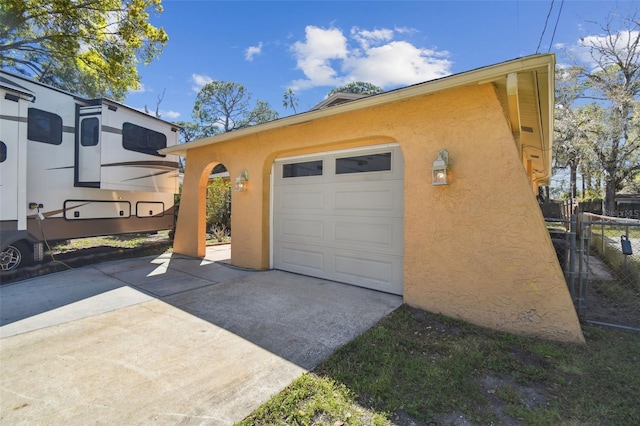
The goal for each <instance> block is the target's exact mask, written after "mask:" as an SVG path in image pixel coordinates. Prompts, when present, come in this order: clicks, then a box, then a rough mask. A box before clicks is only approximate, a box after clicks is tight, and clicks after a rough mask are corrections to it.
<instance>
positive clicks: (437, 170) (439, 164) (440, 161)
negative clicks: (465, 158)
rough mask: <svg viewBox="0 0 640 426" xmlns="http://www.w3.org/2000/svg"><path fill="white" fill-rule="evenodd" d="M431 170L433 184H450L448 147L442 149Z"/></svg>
mask: <svg viewBox="0 0 640 426" xmlns="http://www.w3.org/2000/svg"><path fill="white" fill-rule="evenodd" d="M431 171H432V184H433V185H449V174H448V171H449V152H448V151H447V150H446V149H442V150H440V152H439V153H438V158H437V159H436V161H434V162H433V166H432V167H431Z"/></svg>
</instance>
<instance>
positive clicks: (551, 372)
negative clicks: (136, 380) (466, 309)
mask: <svg viewBox="0 0 640 426" xmlns="http://www.w3.org/2000/svg"><path fill="white" fill-rule="evenodd" d="M585 334H586V336H587V340H588V341H587V344H586V345H575V344H563V343H557V342H549V341H544V340H539V339H532V338H524V337H517V336H513V335H510V334H506V333H499V332H495V331H491V330H487V329H483V328H480V327H476V326H473V325H470V324H468V323H465V322H462V321H457V320H452V319H450V318H446V317H442V316H439V315H433V314H429V313H425V312H424V311H420V310H416V309H412V308H409V307H407V306H402V307H401V308H399V309H398V310H396V311H395V312H394V313H392V314H391V315H389V316H388V317H386V318H385V319H384V320H382V321H381V322H380V323H379V324H377V325H376V326H375V327H373V328H372V329H370V330H369V331H367V332H366V333H364V334H363V335H361V336H359V337H357V338H356V339H355V340H353V341H352V342H350V343H348V344H347V345H345V346H343V347H342V348H340V349H339V350H338V351H337V352H336V353H335V354H334V355H332V356H331V357H330V358H328V359H327V360H325V361H324V362H323V363H322V364H321V365H319V366H318V367H317V368H316V369H315V370H314V371H313V372H312V373H309V374H306V375H304V376H303V377H302V378H300V379H299V380H297V381H295V382H294V383H293V384H292V385H291V386H290V387H289V388H287V389H286V390H285V391H283V392H282V393H280V394H279V395H277V396H276V397H274V398H273V399H272V400H270V401H268V402H267V403H265V404H264V405H263V406H262V407H260V408H259V409H258V410H257V411H256V412H254V413H253V414H252V415H251V416H250V417H248V418H247V419H246V420H245V421H244V422H242V423H241V424H244V425H249V424H251V425H253V424H258V425H261V424H264V425H266V424H276V425H277V424H282V425H284V424H287V425H289V424H293V425H311V424H317V425H335V424H376V425H378V424H391V423H396V424H429V423H435V424H450V423H452V422H454V421H455V420H457V419H459V418H460V416H463V417H464V419H466V421H468V422H471V423H473V424H490V423H494V424H501V423H510V424H513V423H521V424H535V425H544V424H548V425H556V424H616V425H627V424H628V425H631V424H636V422H637V419H638V418H640V404H638V395H640V374H638V371H639V370H638V367H639V366H640V335H638V334H635V333H631V332H625V331H620V330H612V329H601V328H598V327H593V326H587V327H586V328H585ZM411 422H413V423H411Z"/></svg>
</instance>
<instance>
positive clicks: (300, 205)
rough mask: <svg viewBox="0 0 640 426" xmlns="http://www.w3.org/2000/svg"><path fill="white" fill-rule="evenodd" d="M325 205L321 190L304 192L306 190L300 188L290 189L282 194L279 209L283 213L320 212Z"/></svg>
mask: <svg viewBox="0 0 640 426" xmlns="http://www.w3.org/2000/svg"><path fill="white" fill-rule="evenodd" d="M324 204H325V203H324V196H323V191H322V190H321V189H318V190H313V189H311V190H309V191H304V188H300V187H298V188H297V189H296V190H291V189H289V190H287V191H283V192H282V194H281V196H280V203H279V207H280V209H281V210H282V211H291V210H318V209H322V208H323V207H324Z"/></svg>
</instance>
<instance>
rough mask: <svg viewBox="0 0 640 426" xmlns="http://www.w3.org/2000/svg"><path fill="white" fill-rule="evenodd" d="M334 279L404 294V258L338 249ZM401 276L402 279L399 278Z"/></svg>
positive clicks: (335, 258) (334, 261)
mask: <svg viewBox="0 0 640 426" xmlns="http://www.w3.org/2000/svg"><path fill="white" fill-rule="evenodd" d="M333 263H334V272H335V275H334V277H335V278H334V279H336V280H337V281H344V282H348V283H351V284H355V285H359V286H362V287H367V288H373V289H375V290H380V291H386V292H388V293H394V294H402V279H401V277H402V258H400V257H389V256H381V255H377V256H376V255H372V254H371V253H358V252H353V251H340V250H338V251H336V252H335V254H334V256H333ZM398 278H400V279H398Z"/></svg>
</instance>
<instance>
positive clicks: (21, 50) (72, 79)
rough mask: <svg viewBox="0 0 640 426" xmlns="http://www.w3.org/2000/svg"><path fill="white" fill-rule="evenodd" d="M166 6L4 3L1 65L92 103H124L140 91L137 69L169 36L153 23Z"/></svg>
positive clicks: (103, 0)
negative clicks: (152, 15)
mask: <svg viewBox="0 0 640 426" xmlns="http://www.w3.org/2000/svg"><path fill="white" fill-rule="evenodd" d="M148 10H152V11H154V12H156V13H160V12H162V5H161V0H124V1H123V0H3V1H2V2H0V16H1V17H2V19H0V65H1V66H2V67H3V68H6V69H11V70H13V71H15V72H17V73H20V74H23V75H30V76H32V77H33V78H34V79H35V80H37V81H40V82H43V83H47V84H50V85H53V86H55V87H58V88H60V89H63V90H67V91H70V92H73V93H77V94H80V95H85V96H87V97H99V96H108V97H111V98H114V99H116V100H122V99H124V97H125V95H126V94H127V92H128V91H129V90H130V89H137V88H138V87H139V85H140V78H139V76H138V71H137V65H138V61H142V62H143V63H145V64H148V63H149V62H151V61H152V60H153V59H154V58H156V57H157V56H158V55H160V53H161V52H162V48H163V46H164V45H165V44H166V42H167V40H168V36H167V34H166V33H165V31H164V30H163V29H162V28H156V27H154V26H153V25H151V24H150V23H149V22H148V19H149V12H148Z"/></svg>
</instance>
